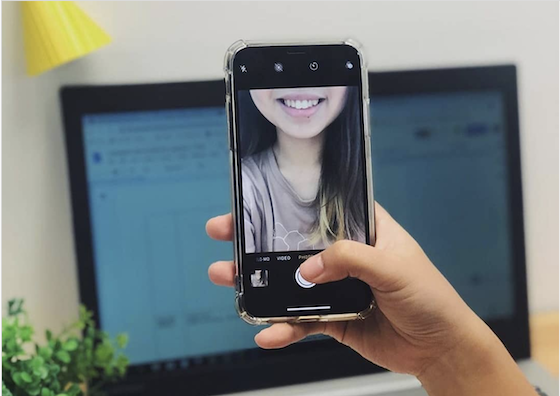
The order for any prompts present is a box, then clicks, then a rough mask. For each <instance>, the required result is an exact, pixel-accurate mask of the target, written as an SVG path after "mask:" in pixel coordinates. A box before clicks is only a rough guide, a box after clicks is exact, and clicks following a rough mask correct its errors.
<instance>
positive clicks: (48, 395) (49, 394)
mask: <svg viewBox="0 0 560 396" xmlns="http://www.w3.org/2000/svg"><path fill="white" fill-rule="evenodd" d="M41 396H52V392H51V391H50V390H49V389H48V388H43V389H41Z"/></svg>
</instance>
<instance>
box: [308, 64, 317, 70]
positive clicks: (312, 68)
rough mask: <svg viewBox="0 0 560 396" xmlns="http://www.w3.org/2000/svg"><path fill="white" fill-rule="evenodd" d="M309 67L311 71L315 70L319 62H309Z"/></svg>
mask: <svg viewBox="0 0 560 396" xmlns="http://www.w3.org/2000/svg"><path fill="white" fill-rule="evenodd" d="M309 68H310V69H311V70H313V71H315V70H317V69H318V68H319V64H318V63H317V62H311V63H310V64H309Z"/></svg>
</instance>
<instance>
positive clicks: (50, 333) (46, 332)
mask: <svg viewBox="0 0 560 396" xmlns="http://www.w3.org/2000/svg"><path fill="white" fill-rule="evenodd" d="M45 335H46V336H47V341H50V340H52V331H50V330H47V331H45Z"/></svg>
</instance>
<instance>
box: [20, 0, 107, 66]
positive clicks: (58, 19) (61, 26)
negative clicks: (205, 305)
mask: <svg viewBox="0 0 560 396" xmlns="http://www.w3.org/2000/svg"><path fill="white" fill-rule="evenodd" d="M21 4H22V14H23V37H24V44H25V57H26V60H27V74H29V75H31V76H35V75H37V74H40V73H43V72H45V71H47V70H50V69H53V68H55V67H57V66H60V65H62V64H63V63H66V62H70V61H71V60H74V59H76V58H79V57H81V56H84V55H86V54H88V53H90V52H93V51H95V50H96V49H98V48H100V47H102V46H104V45H106V44H108V43H110V42H111V37H110V36H109V35H108V34H107V33H105V32H104V31H103V29H101V28H100V27H99V26H98V25H97V24H96V23H95V22H94V21H93V20H91V18H90V17H88V16H87V15H86V14H85V13H84V12H83V11H82V10H81V9H80V8H79V7H78V6H77V5H76V4H74V2H73V1H23V2H21Z"/></svg>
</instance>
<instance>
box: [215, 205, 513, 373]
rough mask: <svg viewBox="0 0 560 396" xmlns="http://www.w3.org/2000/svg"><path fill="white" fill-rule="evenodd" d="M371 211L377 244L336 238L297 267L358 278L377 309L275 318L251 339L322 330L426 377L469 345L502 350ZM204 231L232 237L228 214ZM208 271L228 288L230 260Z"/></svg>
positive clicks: (313, 276) (399, 233)
mask: <svg viewBox="0 0 560 396" xmlns="http://www.w3.org/2000/svg"><path fill="white" fill-rule="evenodd" d="M375 215H376V233H377V240H376V244H375V247H372V246H368V245H365V244H361V243H358V242H353V241H339V242H336V243H334V244H333V245H332V246H330V247H329V248H327V249H326V250H324V251H323V252H321V253H319V254H317V255H315V256H314V257H312V258H310V259H308V260H307V261H305V262H304V263H303V264H302V265H301V267H300V272H301V275H302V276H303V277H304V278H305V279H306V280H308V281H311V282H315V283H326V282H332V281H336V280H340V279H344V278H346V277H348V276H351V277H355V278H358V279H361V280H362V281H364V282H366V283H367V284H368V285H369V286H370V287H371V289H372V291H373V294H374V296H375V299H376V302H377V306H378V309H376V310H375V311H374V312H373V313H372V314H371V315H370V316H369V317H368V318H366V319H365V320H354V321H346V322H313V323H300V324H290V323H279V324H274V325H272V326H270V327H268V328H265V329H263V330H262V331H261V332H260V333H259V334H257V335H256V337H255V341H256V343H257V344H258V345H259V346H260V347H261V348H267V349H270V348H282V347H284V346H287V345H289V344H292V343H294V342H297V341H299V340H301V339H303V338H305V337H306V336H308V335H310V334H317V333H322V334H326V335H329V336H331V337H333V338H335V339H336V340H338V341H339V342H341V343H343V344H345V345H347V346H349V347H351V348H352V349H354V350H355V351H357V352H358V353H360V354H361V355H362V356H363V357H365V358H366V359H368V360H370V361H371V362H373V363H375V364H377V365H380V366H382V367H385V368H387V369H389V370H391V371H395V372H402V373H408V374H412V375H415V376H417V377H419V378H421V377H422V375H424V374H426V377H429V376H430V375H431V374H432V373H431V372H429V369H432V367H435V368H434V369H433V370H432V371H434V372H438V373H440V370H439V364H440V363H441V362H446V364H447V360H446V359H448V358H449V357H450V356H451V357H454V358H457V357H458V358H460V359H466V358H467V357H468V353H470V351H475V350H476V351H480V352H481V353H482V352H488V351H490V350H492V351H494V352H496V351H497V349H496V348H497V345H499V347H498V349H499V348H501V350H500V352H503V351H505V348H503V346H502V345H501V343H499V341H497V338H496V337H495V335H494V334H493V333H492V332H491V330H490V329H489V328H488V327H487V326H486V325H485V324H484V323H483V322H482V320H480V319H479V318H478V316H476V314H475V313H474V312H473V311H472V310H471V309H470V308H469V307H468V306H467V305H466V303H465V302H464V301H463V300H462V299H461V297H460V296H459V295H458V294H457V292H456V291H455V290H454V289H453V287H452V286H451V285H450V284H449V282H448V281H447V280H446V279H445V278H444V277H443V275H442V274H441V273H440V272H439V271H438V270H437V268H436V267H435V266H434V265H433V264H432V263H431V261H430V260H429V259H428V257H427V256H426V255H425V253H424V252H423V250H422V249H421V247H420V246H419V245H418V243H416V241H415V240H414V239H413V238H412V237H411V236H410V235H409V234H408V233H407V232H406V231H405V230H404V229H403V228H402V227H401V226H400V225H399V224H398V223H397V222H396V221H395V220H393V218H392V217H391V216H390V215H389V214H388V213H387V212H386V211H385V210H384V209H383V208H382V207H381V206H380V205H378V204H376V208H375ZM207 232H208V234H209V235H210V236H211V237H212V238H214V239H219V240H231V238H232V233H233V224H232V218H231V215H224V216H219V217H216V218H213V219H211V220H210V221H209V222H208V224H207ZM208 272H209V276H210V279H211V280H212V281H213V282H214V283H216V284H218V285H226V286H233V282H234V276H235V267H234V264H233V262H231V261H220V262H217V263H214V264H212V265H211V266H210V268H209V270H208ZM496 341H497V343H496ZM502 350H503V351H502ZM465 353H467V354H466V355H465ZM505 354H506V355H507V351H505ZM507 356H509V355H507ZM477 357H479V356H478V355H477ZM467 360H468V359H467ZM510 360H511V359H510Z"/></svg>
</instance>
